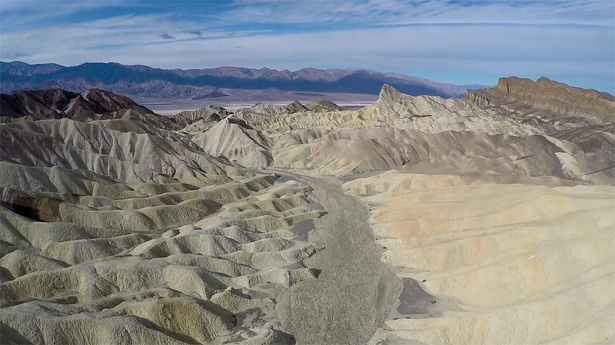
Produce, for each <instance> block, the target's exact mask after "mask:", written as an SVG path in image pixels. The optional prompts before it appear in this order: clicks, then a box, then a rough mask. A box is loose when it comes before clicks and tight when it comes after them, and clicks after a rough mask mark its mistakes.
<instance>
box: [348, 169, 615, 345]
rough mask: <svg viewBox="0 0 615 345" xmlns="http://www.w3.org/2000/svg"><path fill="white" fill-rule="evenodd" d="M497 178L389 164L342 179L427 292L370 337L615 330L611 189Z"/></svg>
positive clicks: (482, 340)
mask: <svg viewBox="0 0 615 345" xmlns="http://www.w3.org/2000/svg"><path fill="white" fill-rule="evenodd" d="M493 182H494V181H493V179H492V181H491V182H490V183H481V182H480V180H477V179H475V178H474V179H473V180H470V179H469V178H463V177H460V176H450V175H449V176H446V175H444V176H438V175H417V174H408V173H398V172H393V171H391V172H387V173H383V174H381V175H377V176H374V177H369V178H364V179H357V180H354V181H351V182H347V183H346V184H345V185H344V187H345V189H346V190H347V192H349V193H351V194H356V195H361V196H362V200H363V202H364V203H366V204H367V205H368V207H369V208H370V209H371V215H370V223H371V226H372V228H373V231H374V235H375V236H376V237H377V238H378V240H377V243H378V244H380V245H381V246H383V247H384V248H386V249H385V250H384V253H383V255H382V261H383V262H385V263H387V264H389V265H392V266H394V267H395V268H396V271H397V275H398V276H399V277H402V278H404V283H407V282H416V283H417V284H418V286H420V289H419V292H421V293H423V294H424V296H422V298H426V299H430V300H427V301H428V302H427V304H426V305H428V307H425V308H423V309H422V310H421V308H415V310H414V312H412V310H411V309H410V310H406V312H409V313H408V314H406V315H403V314H401V313H399V311H400V309H404V308H400V307H398V310H397V315H393V314H392V315H393V316H394V318H393V319H390V320H387V321H386V322H385V326H384V327H383V328H381V329H379V330H378V331H377V332H376V334H375V335H374V337H373V338H372V339H371V341H370V342H371V343H374V344H376V343H380V342H382V341H387V342H393V343H395V342H399V343H409V342H410V343H412V342H413V341H414V342H418V343H420V344H422V343H425V344H448V343H453V344H538V343H549V344H590V343H610V342H612V341H613V339H615V338H614V335H615V331H614V328H613V327H612V326H613V324H615V303H614V302H613V300H614V297H615V292H614V290H613V286H615V231H614V229H615V218H614V217H613V214H614V211H615V188H614V187H612V186H585V185H577V186H559V187H558V186H556V187H547V186H544V185H531V184H522V183H516V184H497V183H493ZM519 182H523V181H521V180H520V181H519ZM404 285H405V286H404V293H405V292H410V291H412V289H410V288H408V289H406V288H407V287H410V285H411V284H408V286H406V284H404ZM421 290H423V291H421ZM414 292H415V294H414V295H413V296H409V295H404V293H402V295H401V296H400V303H399V304H400V306H403V305H404V304H408V299H412V298H413V297H414V298H419V297H421V296H420V293H419V294H418V295H417V294H416V292H417V291H416V289H414ZM417 296H419V297H417ZM419 299H420V298H419ZM414 302H415V304H417V303H419V302H421V301H414ZM419 304H420V303H419ZM440 304H447V305H443V306H441V305H440ZM419 307H420V305H419ZM402 311H404V310H402Z"/></svg>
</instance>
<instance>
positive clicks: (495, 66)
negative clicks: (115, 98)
mask: <svg viewBox="0 0 615 345" xmlns="http://www.w3.org/2000/svg"><path fill="white" fill-rule="evenodd" d="M0 59H1V60H2V61H13V60H20V61H25V62H28V63H46V62H55V63H59V64H62V65H77V64H81V63H83V62H95V61H102V62H111V61H114V62H120V63H124V64H143V65H149V66H153V67H161V68H209V67H218V66H242V67H255V68H260V67H269V68H275V69H290V70H297V69H301V68H305V67H315V68H362V69H371V70H376V71H381V72H394V73H404V74H408V75H413V76H419V77H425V78H429V79H433V80H436V81H441V82H447V83H455V84H485V85H493V84H495V83H496V81H497V78H498V77H500V76H510V75H516V76H520V77H527V78H532V79H536V78H537V77H539V76H542V75H545V76H547V77H549V78H552V79H555V80H558V81H563V82H566V83H570V84H573V85H576V86H581V87H588V88H595V89H598V90H601V91H608V92H610V93H615V4H614V2H613V1H612V0H588V1H585V0H572V1H558V0H543V1H525V0H517V1H486V0H485V1H469V0H468V1H406V0H356V1H347V0H328V1H321V0H312V1H308V0H294V1H293V0H236V1H230V0H229V1H222V0H213V1H206V0H203V1H199V0H176V1H167V0H148V1H146V0H79V1H68V0H62V1H58V0H0Z"/></svg>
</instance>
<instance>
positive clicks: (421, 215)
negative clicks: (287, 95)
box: [0, 78, 615, 345]
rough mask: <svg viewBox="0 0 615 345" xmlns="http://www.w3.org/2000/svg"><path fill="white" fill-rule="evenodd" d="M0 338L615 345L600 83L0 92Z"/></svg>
mask: <svg viewBox="0 0 615 345" xmlns="http://www.w3.org/2000/svg"><path fill="white" fill-rule="evenodd" d="M0 109H1V110H0V115H1V116H0V119H1V121H0V140H1V141H0V195H1V200H0V327H1V329H0V343H2V344H198V343H211V344H231V343H232V344H236V343H239V344H294V343H297V344H485V345H491V344H612V343H615V328H614V327H613V325H615V290H614V287H615V216H614V211H615V187H614V186H613V185H614V184H615V151H614V148H615V134H614V121H615V98H613V96H611V95H609V94H604V93H599V92H596V91H594V90H583V89H578V88H574V87H570V86H567V85H565V84H561V83H557V82H554V81H551V80H548V79H546V78H541V79H539V80H538V81H531V80H526V79H518V78H502V79H500V81H499V83H498V85H497V86H496V87H495V88H493V89H481V90H470V91H467V93H466V94H465V96H464V97H463V98H462V99H443V98H439V97H432V96H418V97H412V96H408V95H404V94H402V93H399V92H397V91H396V90H395V89H393V88H392V87H390V86H387V85H385V86H383V88H382V91H381V92H380V95H379V97H378V99H377V100H376V101H375V102H374V103H373V104H371V105H368V106H365V107H362V108H360V109H355V110H342V109H341V108H339V107H338V106H337V105H336V104H334V103H332V102H328V101H314V102H311V103H309V104H306V105H303V104H301V103H299V102H295V103H292V104H289V105H287V106H280V105H267V104H257V105H255V106H253V107H250V108H245V109H238V110H234V111H229V110H226V109H223V108H219V107H213V106H210V107H204V108H202V109H200V110H197V111H188V112H183V113H180V114H177V115H175V116H163V115H157V114H155V113H154V112H152V111H151V110H149V109H147V108H145V107H143V106H140V105H138V104H136V103H134V102H132V101H131V100H130V99H128V98H126V97H123V96H119V95H116V94H112V93H109V92H106V91H102V90H95V89H93V90H90V91H87V92H85V93H83V94H73V93H69V92H64V91H61V90H47V91H30V92H23V93H19V94H16V95H3V98H2V108H0Z"/></svg>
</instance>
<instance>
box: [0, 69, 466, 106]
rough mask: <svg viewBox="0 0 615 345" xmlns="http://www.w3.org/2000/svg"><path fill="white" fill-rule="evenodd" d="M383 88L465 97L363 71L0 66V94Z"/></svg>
mask: <svg viewBox="0 0 615 345" xmlns="http://www.w3.org/2000/svg"><path fill="white" fill-rule="evenodd" d="M385 83H386V84H389V85H391V86H393V87H395V88H396V89H398V90H400V92H404V93H406V94H410V95H431V96H440V97H443V98H459V97H462V96H463V94H464V92H465V89H464V88H461V87H457V86H454V85H449V84H442V83H437V82H434V81H430V80H427V79H423V78H416V77H410V76H405V75H401V74H386V73H379V72H374V71H367V70H351V69H331V70H320V69H315V68H305V69H301V70H298V71H294V72H293V71H288V70H282V71H278V70H274V69H269V68H261V69H253V68H242V67H219V68H210V69H189V70H181V69H172V70H171V69H160V68H152V67H148V66H143V65H133V66H127V65H122V64H119V63H84V64H81V65H78V66H72V67H64V66H60V65H55V64H44V65H28V64H25V63H23V62H9V63H7V62H0V91H1V92H3V93H15V92H19V91H23V90H31V89H34V90H40V89H49V88H61V89H64V90H69V91H73V92H83V91H85V90H88V89H90V88H102V89H106V90H109V91H114V92H122V93H127V92H126V91H127V90H134V93H133V92H130V93H129V94H130V95H131V96H141V97H160V96H163V95H164V94H165V93H166V94H168V95H169V97H175V96H176V95H178V94H191V93H190V92H189V91H186V89H190V88H201V89H202V88H211V89H217V88H221V89H254V90H262V89H267V88H276V89H280V90H285V91H303V92H338V93H355V94H370V95H377V94H378V92H380V88H381V87H382V85H383V84H385ZM161 85H164V87H161ZM161 89H164V90H161ZM161 93H162V94H161ZM201 93H203V92H202V90H201ZM205 93H206V92H205Z"/></svg>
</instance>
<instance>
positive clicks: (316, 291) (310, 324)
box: [276, 171, 401, 344]
mask: <svg viewBox="0 0 615 345" xmlns="http://www.w3.org/2000/svg"><path fill="white" fill-rule="evenodd" d="M278 173H282V172H281V171H278ZM282 174H285V173H282ZM299 178H300V179H301V180H302V181H304V182H306V183H308V184H309V185H310V186H312V188H313V189H314V190H313V193H314V195H315V197H316V198H317V201H318V202H319V203H320V204H321V205H322V206H323V207H324V208H325V210H326V211H327V212H328V214H327V215H325V216H324V217H323V218H321V219H320V220H319V221H317V222H316V224H315V225H316V230H315V232H314V233H313V234H311V235H310V238H309V240H310V241H311V242H314V243H316V244H317V245H324V246H326V249H325V250H323V251H322V252H320V253H319V254H318V255H316V256H314V257H313V258H312V259H311V260H310V261H309V262H308V265H309V266H310V267H315V268H319V269H322V273H321V274H320V276H319V277H318V279H316V280H312V281H306V282H303V283H300V284H297V285H294V286H293V287H291V288H290V289H289V290H287V291H286V292H285V293H284V294H282V295H281V296H280V298H279V300H278V304H277V308H276V309H277V313H278V316H279V318H280V319H281V320H282V324H283V326H284V328H285V330H286V331H287V332H289V333H291V334H293V335H294V336H295V338H296V340H297V343H298V344H365V343H367V341H368V340H369V339H370V338H371V336H372V335H373V333H374V332H375V330H376V328H378V327H380V326H381V325H382V323H383V321H384V319H385V317H386V315H387V314H388V311H389V310H390V308H391V307H392V306H393V304H394V300H395V299H396V298H397V296H398V295H399V292H400V289H401V280H400V279H399V278H398V277H396V276H395V275H394V274H393V273H392V272H391V271H390V268H389V267H387V266H386V265H385V264H383V263H382V262H380V255H381V249H380V248H379V247H378V245H376V244H375V242H374V237H373V235H372V231H371V229H370V227H369V224H368V211H367V209H366V208H365V207H364V206H363V205H362V204H361V203H360V201H359V200H358V199H357V198H355V197H352V196H348V195H345V194H344V191H343V189H342V184H341V182H340V181H339V180H337V179H334V178H331V177H328V178H310V177H299Z"/></svg>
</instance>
